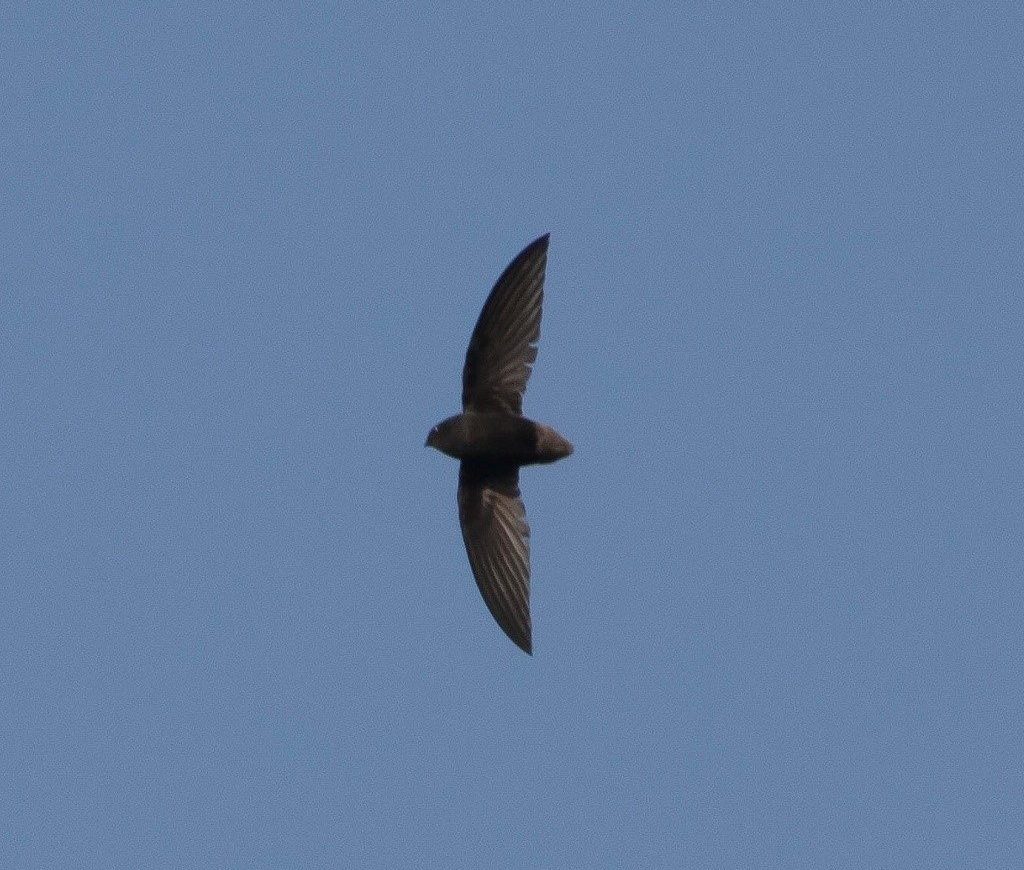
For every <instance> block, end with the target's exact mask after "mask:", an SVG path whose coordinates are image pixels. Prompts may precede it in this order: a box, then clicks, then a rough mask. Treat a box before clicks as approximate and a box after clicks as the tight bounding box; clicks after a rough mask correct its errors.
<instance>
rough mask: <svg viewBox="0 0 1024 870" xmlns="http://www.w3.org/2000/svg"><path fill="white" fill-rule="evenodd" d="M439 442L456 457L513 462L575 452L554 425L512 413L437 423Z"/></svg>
mask: <svg viewBox="0 0 1024 870" xmlns="http://www.w3.org/2000/svg"><path fill="white" fill-rule="evenodd" d="M437 430H438V435H437V438H436V439H435V440H436V442H437V443H436V444H431V446H432V447H436V448H437V449H438V450H440V451H441V452H442V453H446V454H447V455H448V456H451V457H452V458H454V459H471V460H477V461H483V462H494V463H498V464H501V463H508V464H512V465H538V464H540V463H544V462H554V461H555V460H557V459H562V458H563V457H565V456H568V455H569V454H570V453H572V445H571V444H570V443H569V442H568V441H567V440H566V439H565V438H563V437H562V436H561V435H559V434H558V433H557V432H556V431H555V430H554V429H552V428H551V427H550V426H545V425H544V424H543V423H537V422H535V421H533V420H530V419H528V418H526V417H523V416H515V415H512V414H494V413H486V412H484V413H478V412H475V411H467V412H466V413H463V414H456V415H455V416H454V417H449V418H448V419H447V420H445V421H443V422H442V423H439V424H438V425H437Z"/></svg>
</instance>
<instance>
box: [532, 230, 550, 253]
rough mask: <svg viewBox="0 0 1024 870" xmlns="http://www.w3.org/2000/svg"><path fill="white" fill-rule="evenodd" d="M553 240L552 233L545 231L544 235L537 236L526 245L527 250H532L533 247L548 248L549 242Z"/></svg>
mask: <svg viewBox="0 0 1024 870" xmlns="http://www.w3.org/2000/svg"><path fill="white" fill-rule="evenodd" d="M550 241H551V233H544V235H542V236H537V238H535V239H534V240H533V241H532V242H530V244H528V245H527V246H526V250H527V251H529V250H532V249H533V248H544V249H545V250H547V247H548V242H550Z"/></svg>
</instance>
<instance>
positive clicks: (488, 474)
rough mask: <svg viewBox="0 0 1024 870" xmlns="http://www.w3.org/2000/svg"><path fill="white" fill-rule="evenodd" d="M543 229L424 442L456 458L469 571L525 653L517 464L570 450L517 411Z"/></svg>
mask: <svg viewBox="0 0 1024 870" xmlns="http://www.w3.org/2000/svg"><path fill="white" fill-rule="evenodd" d="M549 238H550V234H549V233H545V234H544V235H542V236H540V237H539V238H537V239H535V240H534V241H532V242H530V244H528V245H527V246H526V247H525V248H523V250H522V251H520V252H519V254H517V255H516V257H515V259H513V260H512V262H511V263H509V265H508V266H507V267H506V269H505V271H503V272H502V273H501V276H500V277H499V278H498V280H497V282H496V283H495V284H494V287H493V288H492V290H491V292H490V294H489V295H488V297H487V301H486V302H485V303H484V307H483V309H482V310H481V312H480V317H479V319H478V320H477V322H476V327H475V328H474V329H473V334H472V337H471V338H470V340H469V348H468V349H467V351H466V361H465V365H464V366H463V370H462V413H461V414H455V415H454V416H451V417H448V418H447V419H445V420H442V421H441V422H440V423H438V424H437V425H436V426H434V427H433V428H432V429H431V430H430V434H429V435H427V442H426V445H425V446H427V447H433V448H434V449H436V450H439V451H440V452H442V453H444V454H446V455H448V456H451V457H452V458H454V459H458V460H459V463H460V465H459V486H458V506H459V524H460V526H461V527H462V539H463V542H464V543H465V545H466V554H467V555H468V556H469V564H470V568H471V569H472V571H473V577H474V579H475V580H476V585H477V587H478V588H479V589H480V594H481V595H482V596H483V599H484V603H485V604H486V605H487V608H488V610H490V612H491V615H492V616H493V617H494V619H495V621H496V622H497V623H498V625H499V626H500V627H501V629H502V630H503V631H504V632H505V634H507V635H508V637H509V638H510V639H511V640H512V642H513V643H514V644H515V645H516V646H518V647H519V648H520V649H521V650H523V651H524V652H525V653H527V654H528V655H533V633H532V621H531V618H530V527H529V525H528V524H527V522H526V508H525V506H524V505H523V499H522V496H521V494H520V491H519V469H520V468H521V467H522V466H524V465H537V464H543V463H550V462H555V461H557V460H559V459H562V458H564V457H566V456H569V455H570V454H571V453H572V452H573V446H572V444H571V443H569V441H568V440H567V439H566V438H565V437H564V436H562V435H560V434H559V433H558V432H556V431H555V430H554V429H553V428H552V427H551V426H547V425H545V424H543V423H538V422H535V421H534V420H531V419H529V418H528V417H525V416H523V394H524V392H525V391H526V382H527V380H529V377H530V372H531V371H532V369H533V364H534V361H535V360H536V359H537V343H538V341H539V340H540V319H541V307H542V303H543V299H544V271H545V268H546V266H547V255H548V241H549Z"/></svg>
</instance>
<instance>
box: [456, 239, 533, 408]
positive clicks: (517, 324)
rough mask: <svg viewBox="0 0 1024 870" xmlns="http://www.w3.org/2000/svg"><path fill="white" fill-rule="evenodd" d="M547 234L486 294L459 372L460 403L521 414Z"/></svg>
mask: <svg viewBox="0 0 1024 870" xmlns="http://www.w3.org/2000/svg"><path fill="white" fill-rule="evenodd" d="M547 259H548V236H547V234H544V235H543V236H541V237H540V238H539V239H536V240H534V241H532V242H530V244H529V245H527V246H526V247H525V248H523V250H522V251H521V252H520V253H519V255H518V256H517V257H516V258H515V259H514V260H513V261H512V262H511V263H509V265H508V267H507V268H506V269H505V271H504V272H502V273H501V277H500V278H499V279H498V281H497V283H496V284H495V285H494V289H493V290H491V295H490V296H488V297H487V301H486V302H485V303H484V307H483V310H482V311H481V312H480V318H479V320H477V322H476V328H475V329H474V330H473V337H472V338H471V339H470V341H469V349H468V350H467V351H466V365H465V367H464V368H463V370H462V407H463V408H465V409H468V408H473V409H474V410H478V411H497V412H500V413H505V414H517V415H518V414H521V413H522V412H523V393H524V392H525V391H526V381H527V380H528V379H529V377H530V370H531V369H532V368H533V361H534V360H535V359H537V341H538V340H539V339H540V314H541V303H542V302H543V297H544V267H545V266H546V264H547Z"/></svg>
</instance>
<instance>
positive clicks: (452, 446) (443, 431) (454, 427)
mask: <svg viewBox="0 0 1024 870" xmlns="http://www.w3.org/2000/svg"><path fill="white" fill-rule="evenodd" d="M460 426H461V415H460V414H456V415H455V416H454V417H449V418H448V419H447V420H442V421H441V422H440V423H438V424H437V425H436V426H435V427H434V428H433V429H431V430H430V434H428V435H427V443H426V446H427V447H433V448H434V449H435V450H440V451H441V452H442V453H447V454H448V455H449V456H455V454H456V445H457V444H458V443H459V433H460V432H461V428H460Z"/></svg>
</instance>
